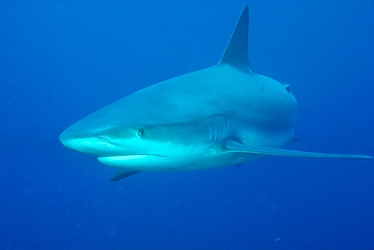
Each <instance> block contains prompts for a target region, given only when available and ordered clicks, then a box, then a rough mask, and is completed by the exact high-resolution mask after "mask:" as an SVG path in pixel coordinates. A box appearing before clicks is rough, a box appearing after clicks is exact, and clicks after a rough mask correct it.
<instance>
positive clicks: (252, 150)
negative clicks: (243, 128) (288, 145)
mask: <svg viewBox="0 0 374 250" xmlns="http://www.w3.org/2000/svg"><path fill="white" fill-rule="evenodd" d="M226 147H227V148H228V149H229V150H231V151H236V152H243V153H248V154H259V155H276V156H287V157H302V158H336V159H372V158H373V157H372V156H369V155H353V154H325V153H315V152H305V151H296V150H289V149H281V148H263V147H250V146H246V145H244V144H241V143H238V142H235V141H229V142H227V144H226Z"/></svg>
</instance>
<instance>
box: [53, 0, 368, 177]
mask: <svg viewBox="0 0 374 250" xmlns="http://www.w3.org/2000/svg"><path fill="white" fill-rule="evenodd" d="M247 47H248V6H246V7H245V8H244V10H243V12H242V14H241V16H240V18H239V20H238V22H237V24H236V27H235V30H234V32H233V34H232V36H231V39H230V42H229V44H228V46H227V48H226V50H225V52H224V54H223V56H222V58H221V60H220V61H219V63H218V64H217V65H215V66H212V67H210V68H206V69H203V70H199V71H195V72H192V73H188V74H185V75H181V76H178V77H175V78H172V79H169V80H166V81H163V82H160V83H157V84H154V85H152V86H150V87H147V88H144V89H142V90H139V91H138V92H135V93H133V94H131V95H129V96H127V97H124V98H122V99H120V100H119V101H117V102H114V103H112V104H110V105H108V106H106V107H104V108H102V109H100V110H98V111H96V112H94V113H92V114H90V115H88V116H87V117H85V118H83V119H82V120H80V121H78V122H76V123H75V124H73V125H72V126H70V127H69V128H67V129H66V130H65V131H64V132H63V133H62V134H61V135H60V141H61V142H62V143H63V144H64V145H65V146H66V147H68V148H71V149H74V150H77V151H80V152H83V153H88V154H93V155H95V156H97V157H98V160H99V161H100V162H101V163H103V164H105V165H108V166H112V167H116V168H119V170H118V172H117V173H116V174H115V175H114V176H113V177H112V179H111V180H120V179H123V178H126V177H127V176H130V175H133V174H135V173H137V172H139V171H192V170H201V169H211V168H219V167H224V166H229V165H237V164H241V163H245V162H249V161H252V160H255V159H258V158H261V157H264V156H267V155H276V156H288V157H307V158H357V159H370V158H372V157H371V156H367V155H347V154H325V153H313V152H304V151H294V150H286V149H282V147H283V146H284V145H285V144H287V143H288V142H290V141H291V140H292V139H293V132H294V125H295V120H296V114H297V102H296V99H295V97H294V96H293V95H292V93H291V92H290V90H289V86H288V85H285V84H282V83H279V82H277V81H276V80H273V79H271V78H269V77H266V76H262V75H258V74H255V73H253V72H252V70H251V68H250V66H249V62H248V57H247Z"/></svg>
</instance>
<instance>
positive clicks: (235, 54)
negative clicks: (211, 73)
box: [219, 5, 249, 67]
mask: <svg viewBox="0 0 374 250" xmlns="http://www.w3.org/2000/svg"><path fill="white" fill-rule="evenodd" d="M247 51H248V5H247V6H245V7H244V9H243V11H242V14H241V15H240V17H239V20H238V22H237V23H236V26H235V29H234V32H233V33H232V35H231V38H230V41H229V44H228V45H227V47H226V49H225V52H224V53H223V55H222V58H221V60H220V61H219V63H227V64H231V65H235V66H248V67H249V61H248V54H247Z"/></svg>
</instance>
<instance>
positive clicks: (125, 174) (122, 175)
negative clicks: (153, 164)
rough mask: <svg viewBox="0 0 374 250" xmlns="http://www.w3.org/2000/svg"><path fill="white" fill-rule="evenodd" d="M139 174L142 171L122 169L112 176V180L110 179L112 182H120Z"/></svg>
mask: <svg viewBox="0 0 374 250" xmlns="http://www.w3.org/2000/svg"><path fill="white" fill-rule="evenodd" d="M139 172H140V171H137V170H128V169H122V168H121V169H120V170H118V171H117V172H116V173H115V174H114V175H113V176H112V178H110V181H119V180H122V179H125V178H126V177H129V176H130V175H134V174H136V173H139Z"/></svg>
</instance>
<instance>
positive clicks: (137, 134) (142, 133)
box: [136, 128, 144, 138]
mask: <svg viewBox="0 0 374 250" xmlns="http://www.w3.org/2000/svg"><path fill="white" fill-rule="evenodd" d="M143 136H144V129H142V128H140V129H138V131H136V137H138V138H143Z"/></svg>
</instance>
